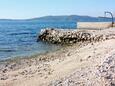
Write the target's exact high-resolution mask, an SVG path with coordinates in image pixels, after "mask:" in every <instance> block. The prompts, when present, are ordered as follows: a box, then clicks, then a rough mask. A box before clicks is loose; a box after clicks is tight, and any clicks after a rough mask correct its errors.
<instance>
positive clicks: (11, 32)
mask: <svg viewBox="0 0 115 86" xmlns="http://www.w3.org/2000/svg"><path fill="white" fill-rule="evenodd" d="M45 28H58V29H60V28H61V29H73V28H76V22H27V21H16V22H12V21H3V22H1V21H0V60H6V59H11V58H17V57H18V58H22V57H25V56H26V57H28V56H31V55H35V54H44V53H46V52H52V51H56V50H57V49H60V48H61V45H55V44H50V43H45V42H42V41H39V42H37V37H38V35H39V34H40V31H41V29H45Z"/></svg>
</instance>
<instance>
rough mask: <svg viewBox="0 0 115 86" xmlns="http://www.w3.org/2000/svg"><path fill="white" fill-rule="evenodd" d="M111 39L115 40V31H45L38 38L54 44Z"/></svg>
mask: <svg viewBox="0 0 115 86" xmlns="http://www.w3.org/2000/svg"><path fill="white" fill-rule="evenodd" d="M113 32H114V33H113ZM110 38H115V30H114V31H109V30H108V31H107V30H63V29H62V30H60V29H44V30H42V31H41V33H40V35H39V36H38V40H42V41H46V42H50V43H54V44H60V43H61V44H64V43H76V42H80V41H90V42H91V41H101V40H107V39H110Z"/></svg>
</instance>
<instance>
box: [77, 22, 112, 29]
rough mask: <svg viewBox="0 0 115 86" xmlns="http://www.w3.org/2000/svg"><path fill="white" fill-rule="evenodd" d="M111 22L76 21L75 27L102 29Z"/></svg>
mask: <svg viewBox="0 0 115 86" xmlns="http://www.w3.org/2000/svg"><path fill="white" fill-rule="evenodd" d="M111 25H112V23H111V22H78V23H77V28H94V29H103V28H109V27H111Z"/></svg>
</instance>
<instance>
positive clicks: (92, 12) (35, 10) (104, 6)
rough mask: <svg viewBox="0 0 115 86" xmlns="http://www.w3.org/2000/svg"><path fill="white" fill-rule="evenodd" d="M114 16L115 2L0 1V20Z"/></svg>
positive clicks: (61, 0)
mask: <svg viewBox="0 0 115 86" xmlns="http://www.w3.org/2000/svg"><path fill="white" fill-rule="evenodd" d="M104 11H111V12H113V14H114V16H115V0H0V19H28V18H34V17H42V16H49V15H52V16H57V15H88V16H96V17H97V16H103V15H104Z"/></svg>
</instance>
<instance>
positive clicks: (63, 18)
mask: <svg viewBox="0 0 115 86" xmlns="http://www.w3.org/2000/svg"><path fill="white" fill-rule="evenodd" d="M20 21H21V22H110V21H111V18H110V17H108V18H107V17H91V16H80V15H70V16H66V15H65V16H44V17H38V18H31V19H0V22H20ZM114 21H115V18H114Z"/></svg>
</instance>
